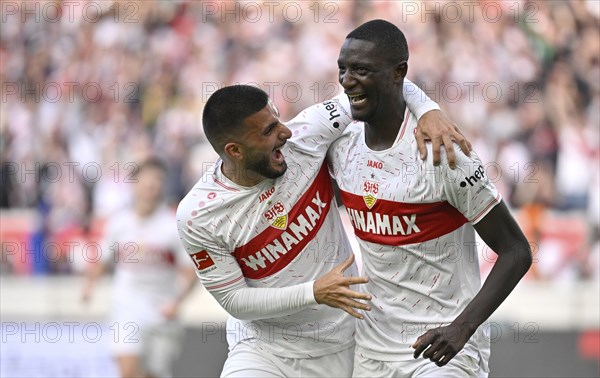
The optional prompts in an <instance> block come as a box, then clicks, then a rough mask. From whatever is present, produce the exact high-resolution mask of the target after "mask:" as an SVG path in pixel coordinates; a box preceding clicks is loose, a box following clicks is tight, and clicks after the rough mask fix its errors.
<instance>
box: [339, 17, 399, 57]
mask: <svg viewBox="0 0 600 378" xmlns="http://www.w3.org/2000/svg"><path fill="white" fill-rule="evenodd" d="M349 38H353V39H360V40H363V41H369V42H373V43H374V44H375V45H376V46H377V47H378V48H381V49H384V51H385V52H386V55H387V56H388V57H389V58H390V60H391V61H392V62H393V63H399V62H402V61H405V60H406V61H408V43H407V42H406V37H404V33H402V31H401V30H400V29H399V28H398V27H397V26H396V25H394V24H392V23H391V22H388V21H385V20H371V21H367V22H365V23H364V24H362V25H360V26H359V27H357V28H356V29H354V30H352V31H351V32H350V33H349V34H348V35H347V36H346V39H349Z"/></svg>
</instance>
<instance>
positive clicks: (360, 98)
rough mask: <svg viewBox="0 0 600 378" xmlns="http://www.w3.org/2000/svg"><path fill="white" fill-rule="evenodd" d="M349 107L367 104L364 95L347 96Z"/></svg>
mask: <svg viewBox="0 0 600 378" xmlns="http://www.w3.org/2000/svg"><path fill="white" fill-rule="evenodd" d="M348 97H349V98H350V104H351V105H362V104H364V103H365V102H367V96H366V95H364V94H362V93H361V94H348Z"/></svg>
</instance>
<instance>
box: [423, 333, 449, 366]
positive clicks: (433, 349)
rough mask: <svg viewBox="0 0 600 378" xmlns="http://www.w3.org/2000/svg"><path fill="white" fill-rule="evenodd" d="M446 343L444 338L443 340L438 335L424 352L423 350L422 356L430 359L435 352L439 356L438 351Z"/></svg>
mask: <svg viewBox="0 0 600 378" xmlns="http://www.w3.org/2000/svg"><path fill="white" fill-rule="evenodd" d="M446 343H447V342H446V340H444V339H443V338H441V337H438V338H437V340H435V341H434V342H433V343H431V346H430V347H429V348H427V350H426V351H425V352H423V357H424V358H429V359H432V358H434V356H435V355H436V353H438V357H439V358H441V357H442V356H441V355H439V351H440V350H441V349H443V348H444V347H445V346H446ZM432 361H433V360H432Z"/></svg>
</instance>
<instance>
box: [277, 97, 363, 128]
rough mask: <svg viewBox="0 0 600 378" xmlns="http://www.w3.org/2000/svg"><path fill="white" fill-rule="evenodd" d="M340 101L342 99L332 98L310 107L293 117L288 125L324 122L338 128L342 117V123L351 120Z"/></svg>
mask: <svg viewBox="0 0 600 378" xmlns="http://www.w3.org/2000/svg"><path fill="white" fill-rule="evenodd" d="M340 101H343V99H340V98H339V97H334V98H332V99H330V100H325V101H323V102H320V103H317V104H315V105H312V106H310V107H309V108H307V109H305V110H303V111H302V112H301V113H300V114H298V115H297V116H296V117H294V118H293V119H292V120H291V121H290V122H289V123H290V124H293V123H295V122H306V121H309V122H310V121H312V120H315V121H317V120H318V121H323V120H326V121H327V122H328V123H329V124H330V125H331V126H333V127H334V128H338V127H339V126H340V122H339V121H340V120H341V118H342V117H344V121H347V120H348V119H352V116H351V115H350V114H349V113H348V111H347V110H346V109H345V108H344V106H343V105H342V103H341V102H340ZM348 107H349V104H348Z"/></svg>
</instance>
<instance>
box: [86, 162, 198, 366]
mask: <svg viewBox="0 0 600 378" xmlns="http://www.w3.org/2000/svg"><path fill="white" fill-rule="evenodd" d="M165 175H166V168H165V166H164V164H163V163H162V162H161V161H160V160H158V159H153V158H151V159H148V160H146V161H145V162H143V163H141V164H140V165H139V169H138V171H137V173H136V175H135V176H134V178H135V179H136V180H137V182H136V183H135V187H134V193H133V195H134V196H133V206H132V207H131V208H130V209H126V210H123V211H122V212H120V213H119V214H117V215H116V216H114V217H113V218H112V219H110V220H109V222H108V224H107V226H106V233H105V236H104V241H103V248H102V252H105V253H103V254H102V258H101V260H100V262H99V263H97V264H95V265H93V266H92V267H91V268H90V269H89V270H88V272H89V273H88V275H87V280H86V284H85V287H84V292H83V300H84V301H85V302H88V301H89V300H90V298H91V296H92V293H93V291H94V287H95V283H96V281H97V279H98V278H99V277H100V276H101V274H102V273H103V272H104V270H105V269H106V268H107V266H108V265H109V264H110V263H111V262H114V263H115V278H114V283H113V296H112V297H113V303H112V312H111V320H110V326H111V327H117V330H116V331H114V330H113V331H114V332H115V338H116V340H114V342H115V344H114V345H113V347H114V348H113V351H114V353H115V356H116V359H117V362H118V366H119V371H120V374H121V377H170V376H172V366H173V362H174V361H175V359H176V358H177V357H178V355H179V351H180V349H181V348H180V344H181V336H182V330H181V327H180V325H179V323H178V321H177V312H178V309H179V306H180V304H181V303H182V301H183V299H184V298H185V297H186V295H187V294H188V293H189V292H190V291H191V289H192V287H193V285H194V283H195V282H196V281H197V278H196V276H195V274H194V270H193V269H192V268H190V267H189V261H188V260H187V257H186V253H185V251H183V250H182V248H181V243H180V241H179V237H178V235H177V230H176V228H175V216H174V214H173V212H172V210H171V209H170V208H168V207H167V206H166V205H165V203H164V201H163V190H164V182H165ZM109 251H112V253H108V252H109ZM182 258H183V259H184V260H182Z"/></svg>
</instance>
